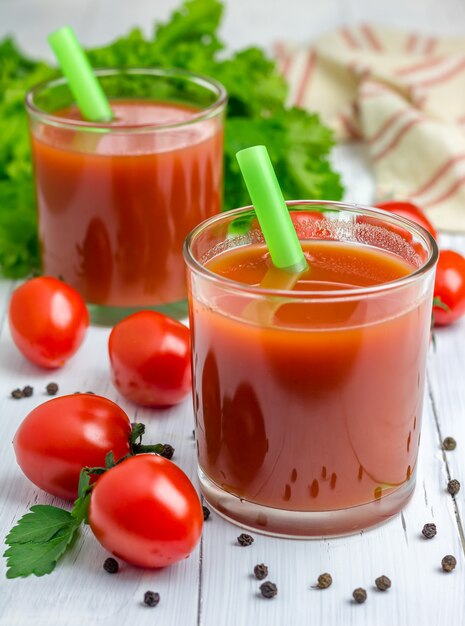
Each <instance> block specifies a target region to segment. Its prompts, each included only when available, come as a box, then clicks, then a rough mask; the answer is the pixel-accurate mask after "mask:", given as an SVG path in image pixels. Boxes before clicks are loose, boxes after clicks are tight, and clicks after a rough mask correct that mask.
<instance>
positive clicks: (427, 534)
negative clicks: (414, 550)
mask: <svg viewBox="0 0 465 626" xmlns="http://www.w3.org/2000/svg"><path fill="white" fill-rule="evenodd" d="M437 532H438V531H437V528H436V524H425V525H424V526H423V528H422V531H421V534H422V535H423V537H424V538H425V539H432V538H433V537H436V533H437Z"/></svg>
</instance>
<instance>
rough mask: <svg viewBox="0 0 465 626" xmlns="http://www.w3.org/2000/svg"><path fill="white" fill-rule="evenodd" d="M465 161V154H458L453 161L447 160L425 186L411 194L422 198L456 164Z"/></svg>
mask: <svg viewBox="0 0 465 626" xmlns="http://www.w3.org/2000/svg"><path fill="white" fill-rule="evenodd" d="M464 159H465V154H457V155H455V156H454V157H452V158H451V159H447V161H445V163H443V164H442V165H441V166H440V167H439V168H438V169H437V170H436V171H435V172H434V174H433V175H432V176H431V177H430V178H429V179H428V180H427V181H426V182H425V183H423V185H422V186H421V187H420V188H419V189H417V190H416V191H415V193H413V194H411V195H412V196H415V197H416V196H421V195H423V194H424V193H425V191H428V190H429V189H431V187H433V185H434V184H435V183H436V182H437V181H438V180H439V179H440V178H441V177H442V176H444V174H445V173H446V172H447V171H448V170H449V169H450V168H451V167H452V166H453V165H455V164H456V163H458V162H459V161H463V160H464Z"/></svg>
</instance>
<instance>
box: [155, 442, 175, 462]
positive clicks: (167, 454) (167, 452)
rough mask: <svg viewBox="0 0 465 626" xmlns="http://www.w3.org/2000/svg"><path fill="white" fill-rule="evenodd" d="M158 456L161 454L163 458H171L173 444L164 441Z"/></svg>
mask: <svg viewBox="0 0 465 626" xmlns="http://www.w3.org/2000/svg"><path fill="white" fill-rule="evenodd" d="M158 454H159V455H160V456H163V457H164V458H165V459H168V460H170V459H172V458H173V454H174V448H173V446H170V444H169V443H164V444H163V447H162V449H161V451H160V452H159V453H158Z"/></svg>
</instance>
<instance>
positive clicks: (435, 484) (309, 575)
mask: <svg viewBox="0 0 465 626" xmlns="http://www.w3.org/2000/svg"><path fill="white" fill-rule="evenodd" d="M175 4H176V2H174V0H164V1H163V2H161V1H159V2H153V1H152V2H149V0H134V1H133V2H131V3H124V2H122V1H121V2H116V1H115V0H111V2H110V0H100V1H99V2H96V0H80V2H79V3H74V2H63V0H41V2H40V3H39V2H36V1H33V0H28V1H26V0H2V2H1V4H0V34H3V33H4V32H7V31H13V32H15V33H17V35H18V36H19V38H20V41H21V42H22V44H23V45H24V47H25V48H26V49H28V50H29V51H31V52H34V53H44V52H45V50H46V46H45V45H44V41H43V39H44V36H45V34H46V33H48V32H49V31H50V30H51V29H53V28H55V27H57V26H60V25H62V24H63V23H64V22H69V23H71V24H73V25H74V26H75V27H76V28H77V30H78V31H80V32H79V34H80V35H81V37H82V39H83V40H84V41H85V42H86V43H92V44H95V43H103V42H104V41H106V40H108V39H109V38H110V37H111V36H113V35H115V34H117V33H119V32H123V31H124V30H125V29H126V27H127V26H128V25H132V24H134V23H141V24H142V25H144V26H145V27H146V28H147V30H148V25H149V24H150V23H151V22H152V20H153V19H154V18H164V17H165V16H166V14H167V13H168V12H169V10H170V8H172V7H173V6H174V5H175ZM110 5H111V7H112V9H111V22H110V20H109V14H108V10H109V8H110ZM115 5H116V8H115ZM266 7H268V10H267V15H268V18H267V22H266V23H265V22H264V21H263V20H258V17H257V16H259V15H260V11H261V10H264V9H265V8H266ZM228 10H229V12H228V16H227V19H226V22H225V26H224V33H225V37H226V38H227V40H228V41H229V42H230V44H231V45H234V46H235V47H240V46H242V45H246V44H249V43H254V42H257V43H260V44H261V45H269V44H270V43H271V41H273V40H274V39H276V38H277V37H278V36H283V37H287V38H289V37H292V36H295V38H296V39H299V40H303V39H305V38H306V37H311V36H313V35H315V34H317V33H318V32H321V31H323V30H325V29H328V28H331V27H335V26H337V25H338V24H340V23H342V22H344V21H348V22H356V21H359V20H367V21H378V22H380V21H383V22H387V23H390V24H396V25H399V26H401V25H404V26H405V27H406V28H409V27H410V28H413V27H415V26H417V27H418V28H420V29H421V28H423V29H426V30H428V31H430V32H431V29H432V27H433V26H434V27H435V30H436V31H439V32H451V33H452V32H454V33H460V32H463V33H464V35H465V6H464V5H463V3H462V2H461V0H442V2H440V3H438V2H436V0H423V1H421V2H420V1H419V0H410V1H409V2H407V3H406V2H405V1H404V0H391V2H390V3H389V5H388V4H387V3H386V2H385V1H384V0H383V1H382V2H381V0H373V2H368V1H365V2H364V1H362V0H327V1H326V2H316V1H314V2H310V1H309V0H293V2H292V11H289V3H284V2H279V3H278V2H271V0H268V1H267V0H230V2H229V3H228ZM26 14H27V15H29V19H25V16H26ZM91 16H93V20H91V19H90V17H91ZM334 162H335V165H336V167H338V168H339V169H340V170H341V171H342V172H343V175H344V182H345V185H346V189H347V193H346V199H347V200H353V201H358V202H361V203H369V202H370V200H371V194H372V179H371V174H370V171H369V167H368V164H367V161H366V156H365V152H364V149H363V148H362V147H360V146H347V147H341V148H338V149H337V150H336V151H335V153H334ZM441 244H442V245H444V246H447V247H453V248H455V249H457V250H458V251H461V252H462V253H465V236H462V237H460V236H454V237H452V236H450V235H442V236H441ZM14 287H15V284H14V283H13V282H8V281H3V282H1V281H0V540H2V539H3V537H4V536H5V534H6V533H7V531H8V529H9V528H10V527H11V526H12V525H13V524H14V523H15V522H16V520H17V519H18V518H19V517H21V516H22V515H23V514H24V513H25V512H26V511H27V509H28V508H29V506H31V505H32V504H35V503H52V504H62V503H61V502H59V501H57V500H56V499H54V498H52V497H49V496H47V495H46V494H44V493H43V492H41V491H39V490H38V489H35V488H34V487H33V486H32V485H31V484H30V483H29V482H28V480H27V479H26V478H25V477H24V476H23V475H22V473H21V471H20V470H19V468H18V467H17V466H16V463H15V460H14V454H13V448H12V445H11V441H12V438H13V435H14V433H15V430H16V428H17V427H18V425H19V423H20V421H21V420H22V419H23V417H24V416H25V415H26V414H27V413H28V412H29V411H30V410H31V409H32V408H33V407H35V406H37V405H38V404H39V403H41V402H43V401H45V400H46V399H47V396H45V391H44V388H45V385H46V384H47V383H48V382H50V381H52V380H53V381H56V382H57V383H58V384H59V386H60V392H59V393H72V392H74V391H78V390H82V391H84V390H88V389H91V390H93V391H95V392H97V393H100V394H102V395H105V396H107V397H109V398H111V399H112V400H115V401H116V402H118V403H119V404H121V406H122V407H123V408H124V409H125V410H126V411H127V412H128V414H129V416H130V418H131V419H137V420H138V421H142V422H144V423H145V424H146V426H147V433H148V437H147V440H149V439H150V440H153V441H162V442H169V443H171V444H172V445H173V446H174V447H175V448H176V453H175V457H174V460H175V461H176V462H177V463H178V464H179V465H180V466H181V467H182V469H183V470H184V471H185V472H186V473H187V474H188V475H189V476H191V477H192V479H193V480H194V481H195V480H196V478H195V445H194V440H193V438H192V428H193V414H192V408H191V403H190V401H189V400H187V401H185V402H184V403H183V404H182V405H180V406H178V407H176V408H173V409H171V410H169V411H164V412H163V413H159V412H157V411H151V410H145V409H138V408H136V407H135V406H133V405H131V404H129V403H128V402H126V401H124V399H122V398H120V397H119V395H118V393H117V392H116V391H115V389H114V388H113V387H112V385H111V383H110V380H109V376H108V358H107V352H106V343H107V337H108V333H109V330H108V329H105V328H96V327H95V328H91V329H90V332H89V333H88V335H87V337H86V340H85V343H84V345H83V347H82V348H81V350H80V351H79V352H78V354H77V355H76V356H75V357H74V358H73V359H72V360H71V361H70V362H69V363H68V364H67V365H66V367H65V368H63V370H61V371H58V372H53V373H47V372H44V371H41V370H39V369H38V368H36V367H34V366H33V365H31V364H29V363H28V362H27V361H25V360H24V359H23V358H22V356H21V355H20V354H19V353H18V352H17V351H16V349H15V347H14V346H13V344H12V341H11V337H10V334H9V329H8V323H7V319H6V311H7V304H8V299H9V296H10V294H11V291H12V290H13V289H14ZM464 372H465V320H463V321H461V322H458V323H457V324H456V325H455V326H453V327H451V328H447V329H442V330H439V331H437V333H436V348H435V349H433V348H432V347H431V349H430V353H429V358H428V386H427V392H426V398H425V408H424V416H423V431H422V441H421V449H420V460H419V466H418V483H417V489H416V491H415V494H414V497H413V499H412V501H411V502H410V504H409V505H408V506H407V508H406V509H405V510H404V512H403V513H402V514H401V515H399V516H397V517H396V518H394V519H393V520H392V521H390V522H388V523H387V524H385V525H383V526H381V527H379V528H377V529H374V530H371V531H369V532H364V533H360V534H358V535H356V536H353V537H349V538H342V539H334V540H327V541H326V540H325V541H291V540H282V539H275V538H270V537H264V536H260V535H258V534H255V542H254V544H253V545H252V546H251V547H247V548H241V547H240V546H238V545H237V543H236V537H237V535H238V534H239V533H240V532H241V531H240V529H238V528H237V527H235V526H233V525H231V524H228V523H227V522H225V521H224V520H222V519H221V518H219V517H218V516H217V515H215V514H214V513H212V515H211V517H210V519H209V521H208V522H207V523H206V524H205V527H204V532H203V537H202V540H201V543H200V545H199V546H198V548H197V549H196V551H195V552H194V553H193V554H192V555H191V557H190V558H189V559H187V560H186V561H184V562H182V563H179V564H177V565H175V566H172V567H171V568H166V569H164V570H159V571H144V570H140V569H136V568H133V567H130V566H126V565H123V566H122V567H121V569H120V572H119V573H118V574H117V575H115V576H110V575H109V574H107V573H106V572H105V571H104V570H103V568H102V564H103V561H104V559H105V558H106V556H108V555H107V553H106V552H105V551H104V550H103V549H102V548H101V547H100V545H99V544H98V543H97V542H96V540H95V539H94V538H93V536H92V534H91V533H90V532H89V529H86V530H85V531H84V532H83V533H82V535H81V537H80V538H79V540H78V541H77V542H76V544H75V545H74V547H73V549H72V551H71V553H70V554H68V555H67V556H66V557H65V558H64V559H63V561H62V562H61V563H60V564H59V565H58V567H57V569H56V571H55V572H54V573H53V574H51V575H49V576H44V577H42V578H34V577H32V578H28V579H24V580H12V581H10V580H6V578H5V569H6V568H5V561H4V559H0V626H75V625H76V626H78V625H79V626H80V625H86V626H107V625H108V626H123V625H126V624H130V623H134V624H138V625H140V626H144V625H149V624H163V625H164V626H248V625H249V624H250V625H252V624H253V625H254V626H287V625H290V626H304V625H310V624H319V625H322V626H336V625H351V624H354V625H356V626H395V625H402V626H404V625H407V626H410V625H412V626H413V625H417V624H418V625H422V626H430V625H431V626H436V625H439V624H448V625H450V626H456V625H457V626H458V625H463V624H465V597H464V596H465V558H464V555H465V539H464V529H463V524H464V523H465V507H464V503H465V384H464V380H465V379H464ZM27 384H30V385H32V386H33V387H34V395H33V396H32V397H31V398H26V399H22V400H19V401H16V400H13V399H11V398H10V392H11V390H12V389H14V388H16V387H23V386H24V385H27ZM447 435H451V436H453V437H455V439H456V440H457V442H458V445H457V449H456V450H455V451H453V452H443V451H442V450H441V445H440V442H441V440H442V439H443V438H444V437H445V436H447ZM449 478H457V479H458V480H460V481H461V482H462V483H464V487H463V488H462V491H460V493H459V494H458V495H457V496H456V498H455V499H454V498H452V497H451V496H450V495H449V494H448V493H447V491H446V484H447V481H448V479H449ZM426 522H434V523H435V524H436V525H437V528H438V534H437V536H436V537H435V538H434V539H432V540H429V541H427V540H425V539H424V538H423V537H422V536H421V529H422V527H423V524H425V523H426ZM446 554H453V555H455V556H456V558H457V561H458V564H457V568H456V570H455V571H454V572H453V573H451V574H445V573H443V572H442V571H441V566H440V563H441V559H442V557H443V556H444V555H446ZM261 562H264V563H266V564H267V565H268V566H269V577H268V578H269V580H271V581H273V582H275V583H276V584H277V585H278V589H279V592H278V596H277V597H276V598H274V599H273V600H265V599H263V598H262V597H260V595H259V594H258V587H259V584H260V583H259V582H258V581H257V580H255V579H254V577H253V574H252V572H253V567H254V565H255V564H256V563H261ZM326 571H327V572H330V573H331V574H332V576H333V580H334V583H333V585H332V587H331V588H329V589H327V590H324V591H319V590H316V589H312V585H314V584H315V582H316V579H317V577H318V575H319V574H320V573H322V572H326ZM381 574H386V575H388V576H389V577H390V578H391V579H392V583H393V585H392V588H391V589H390V590H389V591H387V592H386V593H381V592H379V591H377V590H376V589H375V587H374V579H375V578H376V577H377V576H379V575H381ZM359 586H361V587H364V588H365V589H366V590H367V592H368V600H367V601H366V603H365V604H363V605H356V604H355V603H354V602H353V601H352V596H351V594H352V591H353V589H354V588H356V587H359ZM148 589H151V590H153V591H158V592H159V593H160V596H161V601H160V604H159V605H158V606H157V607H156V608H153V609H149V608H147V607H145V606H144V605H143V604H142V599H143V595H144V592H145V591H146V590H148Z"/></svg>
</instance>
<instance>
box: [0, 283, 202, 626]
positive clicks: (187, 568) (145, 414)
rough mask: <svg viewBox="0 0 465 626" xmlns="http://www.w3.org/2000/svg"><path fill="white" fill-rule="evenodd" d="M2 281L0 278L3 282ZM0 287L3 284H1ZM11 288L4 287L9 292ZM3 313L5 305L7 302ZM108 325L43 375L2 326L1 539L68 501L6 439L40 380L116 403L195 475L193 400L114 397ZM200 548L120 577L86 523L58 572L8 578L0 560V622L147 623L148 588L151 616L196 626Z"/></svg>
mask: <svg viewBox="0 0 465 626" xmlns="http://www.w3.org/2000/svg"><path fill="white" fill-rule="evenodd" d="M0 284H1V283H0ZM2 286H3V287H7V285H5V284H3V285H2ZM7 290H8V289H7ZM4 304H5V300H4V301H3V305H4ZM1 310H4V307H3V308H2V309H0V311H1ZM107 337H108V329H104V328H91V329H90V330H89V333H88V335H87V338H86V340H85V343H84V345H83V346H82V348H81V350H80V351H79V353H78V354H77V355H76V356H75V357H74V359H72V360H71V361H70V362H69V363H68V364H67V365H66V366H65V367H64V368H63V369H62V370H57V371H54V372H47V371H43V370H39V369H38V368H36V367H35V366H33V365H32V364H30V363H28V362H27V361H26V360H25V359H24V358H23V357H22V356H21V355H20V354H19V353H18V351H17V350H16V348H15V347H14V346H13V344H12V341H11V337H10V334H9V331H8V328H7V326H6V325H5V324H4V325H3V329H2V332H1V334H0V355H1V360H0V415H1V416H2V418H1V420H0V494H1V496H0V498H1V506H0V537H1V538H2V539H3V537H4V536H5V535H6V534H7V532H8V530H9V529H10V527H11V526H12V525H13V524H14V523H15V522H16V521H17V520H18V519H19V518H20V517H21V516H22V515H23V514H24V513H26V511H27V509H28V508H29V507H30V506H31V505H32V504H36V503H44V504H45V503H51V504H56V505H58V506H62V505H65V503H64V502H63V501H60V500H59V499H57V498H53V497H51V496H48V495H46V494H45V493H44V492H42V491H40V490H38V489H36V488H35V487H34V486H33V485H32V484H31V483H30V482H29V481H28V480H27V479H26V478H25V477H24V476H23V474H22V473H21V470H20V469H19V467H18V466H17V465H16V462H15V458H14V452H13V446H12V445H11V441H12V439H13V436H14V433H15V431H16V428H17V426H18V425H19V423H20V421H21V420H22V419H23V417H25V415H26V414H27V413H28V412H29V411H30V410H32V408H34V407H35V406H37V405H38V404H40V403H42V402H43V401H45V400H46V399H48V398H47V396H46V395H45V392H44V388H45V385H46V384H47V383H48V382H50V381H51V380H54V381H56V382H57V383H58V384H59V386H60V393H73V392H74V391H77V390H81V391H86V390H92V391H95V392H97V393H101V394H102V395H105V396H107V397H109V398H110V399H113V400H116V401H117V402H118V403H119V404H120V405H121V406H122V407H123V408H124V409H125V410H126V411H127V412H128V415H129V416H130V418H131V420H134V419H137V420H139V421H143V422H144V423H145V424H146V426H147V441H162V442H163V443H171V444H172V445H173V446H174V447H175V449H176V452H175V460H176V462H177V463H178V464H179V465H180V467H181V468H182V469H183V470H184V471H185V472H186V473H187V474H188V475H189V476H191V477H193V475H194V472H195V467H194V465H195V455H194V440H193V438H192V427H193V417H192V409H191V404H190V401H186V402H184V403H183V404H182V405H180V406H179V407H178V408H176V409H169V410H166V411H152V410H147V409H136V408H135V407H134V405H131V404H129V403H127V402H125V401H123V400H122V399H121V398H119V397H118V394H117V392H116V391H115V390H114V389H113V387H112V385H111V383H110V381H109V378H108V371H109V365H108V358H107ZM26 384H31V385H32V386H33V387H34V395H33V396H32V397H31V398H27V399H22V400H13V399H12V398H11V397H9V394H10V391H11V389H13V388H15V387H22V386H24V385H26ZM199 552H200V547H199V548H197V549H196V551H195V552H194V553H193V554H192V555H191V556H190V558H189V559H186V560H185V561H183V562H181V563H179V564H177V565H174V566H173V567H171V568H165V569H162V570H153V571H150V570H142V569H137V568H133V567H130V566H128V565H124V564H122V567H121V570H120V572H119V573H118V574H117V575H114V576H111V575H109V574H107V573H106V572H105V571H104V570H103V569H102V564H103V561H104V560H105V558H106V557H107V556H108V553H107V552H106V551H105V550H104V549H103V548H101V547H100V545H99V544H98V543H97V541H96V540H95V539H94V538H93V536H92V533H91V532H90V531H89V529H88V528H87V529H86V530H85V531H84V533H83V536H82V537H81V538H80V539H79V540H78V541H77V543H76V545H75V546H74V547H73V549H72V551H71V553H70V554H69V555H67V556H66V557H65V558H64V559H63V561H62V562H61V563H60V564H59V565H58V567H57V569H56V571H55V572H53V573H52V574H51V575H49V576H44V577H42V578H35V577H30V578H27V579H22V580H21V579H16V580H6V578H5V572H6V568H5V560H4V559H3V558H2V559H0V625H1V626H25V625H26V624H34V625H35V626H74V625H81V624H87V625H88V626H91V625H93V624H95V625H97V624H98V625H101V624H109V623H111V624H114V625H115V624H128V623H130V621H131V620H132V619H136V620H137V623H138V624H139V625H140V626H145V625H146V624H147V625H148V624H152V623H153V621H154V619H155V616H154V613H152V611H151V610H149V609H148V608H147V607H145V606H144V605H143V604H142V599H143V595H144V592H145V591H146V590H148V589H151V590H153V591H158V592H159V593H160V595H161V601H160V604H159V606H158V607H157V608H156V609H153V611H156V619H157V620H161V622H162V623H163V624H166V625H170V626H178V625H179V624H183V626H184V625H186V626H193V625H194V624H197V606H198V587H199V584H198V583H199V567H200V564H199Z"/></svg>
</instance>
